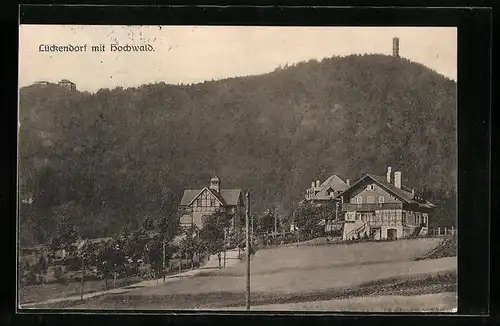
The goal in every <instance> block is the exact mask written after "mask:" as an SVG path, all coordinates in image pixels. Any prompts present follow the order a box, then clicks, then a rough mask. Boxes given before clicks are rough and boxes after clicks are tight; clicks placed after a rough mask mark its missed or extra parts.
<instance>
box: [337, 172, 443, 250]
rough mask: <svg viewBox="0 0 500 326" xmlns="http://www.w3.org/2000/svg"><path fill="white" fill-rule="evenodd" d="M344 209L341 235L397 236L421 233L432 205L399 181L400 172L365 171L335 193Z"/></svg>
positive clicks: (348, 238) (347, 236)
mask: <svg viewBox="0 0 500 326" xmlns="http://www.w3.org/2000/svg"><path fill="white" fill-rule="evenodd" d="M339 198H340V199H341V202H342V212H343V213H344V220H345V223H344V229H343V235H342V237H343V239H344V240H350V239H356V238H365V237H367V238H371V239H374V240H385V239H389V240H392V239H398V238H406V237H411V236H418V235H425V234H427V231H428V223H429V212H430V211H431V210H432V209H433V208H434V205H433V204H432V203H430V202H428V201H427V200H425V199H423V198H420V197H419V196H418V195H417V194H415V191H414V190H410V189H409V188H406V187H404V186H403V185H402V184H401V172H394V176H392V174H391V167H388V169H387V174H386V176H385V177H384V176H378V175H373V174H366V175H365V176H363V177H362V178H361V179H360V180H359V181H357V182H356V183H354V184H353V185H352V186H350V187H349V188H348V189H346V190H345V191H344V192H343V193H341V194H340V195H339Z"/></svg>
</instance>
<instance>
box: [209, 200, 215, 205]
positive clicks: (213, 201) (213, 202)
mask: <svg viewBox="0 0 500 326" xmlns="http://www.w3.org/2000/svg"><path fill="white" fill-rule="evenodd" d="M210 206H215V199H214V198H210Z"/></svg>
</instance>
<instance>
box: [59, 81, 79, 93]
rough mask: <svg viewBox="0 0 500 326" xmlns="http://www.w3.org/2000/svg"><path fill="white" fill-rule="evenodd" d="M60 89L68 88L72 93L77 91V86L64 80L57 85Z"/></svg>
mask: <svg viewBox="0 0 500 326" xmlns="http://www.w3.org/2000/svg"><path fill="white" fill-rule="evenodd" d="M57 84H58V85H59V86H60V87H62V88H66V89H68V90H70V91H74V90H76V84H75V83H73V82H72V81H71V80H67V79H62V80H61V81H60V82H58V83H57Z"/></svg>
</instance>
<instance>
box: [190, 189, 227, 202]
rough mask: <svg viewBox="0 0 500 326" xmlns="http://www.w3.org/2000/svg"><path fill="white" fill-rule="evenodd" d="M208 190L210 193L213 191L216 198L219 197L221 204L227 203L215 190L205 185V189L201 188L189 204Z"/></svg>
mask: <svg viewBox="0 0 500 326" xmlns="http://www.w3.org/2000/svg"><path fill="white" fill-rule="evenodd" d="M205 190H206V191H208V192H209V193H211V194H212V195H213V196H214V197H215V198H217V200H218V201H219V203H220V204H221V205H223V206H224V205H225V204H226V203H225V202H224V199H223V198H222V197H221V196H220V195H219V194H218V193H217V192H215V191H213V190H212V189H210V188H208V187H204V188H203V189H201V191H200V192H199V193H198V194H197V195H196V196H194V198H193V199H191V200H190V201H189V203H188V205H191V204H192V203H193V202H194V201H195V200H196V198H198V197H199V196H200V195H201V194H202V193H203V192H204V191H205Z"/></svg>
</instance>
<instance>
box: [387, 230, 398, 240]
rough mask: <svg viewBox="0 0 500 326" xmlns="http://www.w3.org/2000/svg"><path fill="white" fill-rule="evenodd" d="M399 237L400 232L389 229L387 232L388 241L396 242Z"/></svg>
mask: <svg viewBox="0 0 500 326" xmlns="http://www.w3.org/2000/svg"><path fill="white" fill-rule="evenodd" d="M397 237H398V230H396V229H388V230H387V239H388V240H396V239H397Z"/></svg>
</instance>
